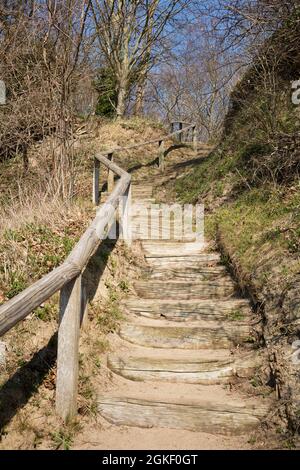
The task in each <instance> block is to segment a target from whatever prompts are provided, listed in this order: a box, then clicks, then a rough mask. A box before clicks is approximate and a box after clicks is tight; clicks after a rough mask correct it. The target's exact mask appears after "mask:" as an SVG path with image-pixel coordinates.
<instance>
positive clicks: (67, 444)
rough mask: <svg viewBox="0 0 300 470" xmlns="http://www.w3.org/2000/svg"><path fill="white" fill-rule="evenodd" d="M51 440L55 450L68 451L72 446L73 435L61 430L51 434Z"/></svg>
mask: <svg viewBox="0 0 300 470" xmlns="http://www.w3.org/2000/svg"><path fill="white" fill-rule="evenodd" d="M51 439H52V442H53V444H54V446H55V449H56V450H58V449H63V450H70V449H71V446H72V444H73V433H72V432H71V431H70V430H68V429H64V428H62V429H60V430H59V431H56V432H53V433H51Z"/></svg>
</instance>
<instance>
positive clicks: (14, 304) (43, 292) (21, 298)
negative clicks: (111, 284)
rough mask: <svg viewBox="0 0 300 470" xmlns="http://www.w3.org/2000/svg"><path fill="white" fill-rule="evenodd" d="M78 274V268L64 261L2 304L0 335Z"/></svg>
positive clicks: (0, 310)
mask: <svg viewBox="0 0 300 470" xmlns="http://www.w3.org/2000/svg"><path fill="white" fill-rule="evenodd" d="M78 274H80V267H79V266H78V265H76V264H74V263H72V262H69V261H65V262H64V263H63V264H62V265H61V266H59V267H58V268H56V269H54V270H53V271H51V272H50V273H49V274H47V275H46V276H44V277H42V279H40V280H39V281H37V282H35V283H34V284H33V285H32V286H30V287H28V288H27V289H25V290H24V291H23V292H21V293H20V294H18V295H16V296H15V297H13V298H12V299H11V300H9V301H8V302H6V303H5V304H3V305H2V306H1V307H0V335H3V334H4V333H6V332H7V331H8V330H10V329H11V328H12V327H13V326H15V325H16V324H17V323H18V322H19V321H21V320H23V319H24V318H25V317H26V316H27V315H28V314H29V313H31V312H32V311H33V310H34V309H35V308H37V307H39V306H40V305H41V304H42V303H43V302H45V301H46V300H48V299H49V297H51V296H52V295H53V294H55V292H57V291H58V290H60V289H61V288H62V287H63V286H64V285H65V284H66V283H67V282H69V281H70V280H72V279H74V277H76V276H78Z"/></svg>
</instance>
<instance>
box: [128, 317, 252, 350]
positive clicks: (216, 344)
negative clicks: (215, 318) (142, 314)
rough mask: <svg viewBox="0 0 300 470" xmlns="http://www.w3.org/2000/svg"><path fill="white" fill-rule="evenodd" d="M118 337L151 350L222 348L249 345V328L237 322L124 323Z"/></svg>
mask: <svg viewBox="0 0 300 470" xmlns="http://www.w3.org/2000/svg"><path fill="white" fill-rule="evenodd" d="M119 334H120V336H121V338H123V339H125V340H126V341H129V342H130V343H133V344H138V345H140V346H146V347H151V348H167V349H170V348H176V349H213V348H219V349H220V348H221V349H222V348H224V349H226V348H231V347H233V346H237V345H239V344H243V343H247V342H249V340H250V337H251V327H250V326H249V325H248V324H245V323H244V324H242V323H240V322H234V323H230V322H228V323H225V324H222V326H221V325H217V326H216V327H214V328H213V327H209V328H208V327H203V326H183V325H182V326H181V325H180V326H179V325H178V326H159V325H157V326H150V325H139V324H133V323H126V324H124V325H121V327H120V330H119Z"/></svg>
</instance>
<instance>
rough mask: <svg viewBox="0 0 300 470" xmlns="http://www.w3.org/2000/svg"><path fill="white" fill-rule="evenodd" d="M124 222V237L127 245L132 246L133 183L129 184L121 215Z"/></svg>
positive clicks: (122, 222)
mask: <svg viewBox="0 0 300 470" xmlns="http://www.w3.org/2000/svg"><path fill="white" fill-rule="evenodd" d="M121 224H122V239H123V240H124V242H125V243H126V245H128V246H131V242H132V233H131V185H129V186H128V188H127V190H126V192H125V194H124V197H123V207H122V215H121Z"/></svg>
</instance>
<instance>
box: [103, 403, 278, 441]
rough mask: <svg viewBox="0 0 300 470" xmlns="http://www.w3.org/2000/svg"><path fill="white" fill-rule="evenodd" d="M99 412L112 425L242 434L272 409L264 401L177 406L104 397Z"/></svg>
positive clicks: (254, 426)
mask: <svg viewBox="0 0 300 470" xmlns="http://www.w3.org/2000/svg"><path fill="white" fill-rule="evenodd" d="M98 403H99V411H100V413H101V415H102V416H103V417H104V418H105V419H107V420H108V421H109V422H111V423H114V424H117V425H124V426H139V427H144V428H151V427H158V428H161V427H163V428H175V429H187V430H190V431H198V432H200V431H201V432H208V433H213V434H224V435H239V434H242V433H246V432H248V431H250V430H252V429H254V428H256V427H258V426H259V424H260V422H261V419H262V418H263V417H264V416H266V414H267V412H268V410H269V406H268V404H264V403H261V402H258V401H256V402H254V403H251V404H246V403H243V402H242V403H237V404H234V405H233V404H228V403H216V402H210V401H201V402H200V401H199V402H198V403H195V402H189V401H188V399H186V400H182V399H181V400H180V402H177V403H168V402H166V401H159V399H158V398H154V397H153V399H151V400H143V399H142V398H135V397H122V396H121V397H101V398H99V401H98Z"/></svg>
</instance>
